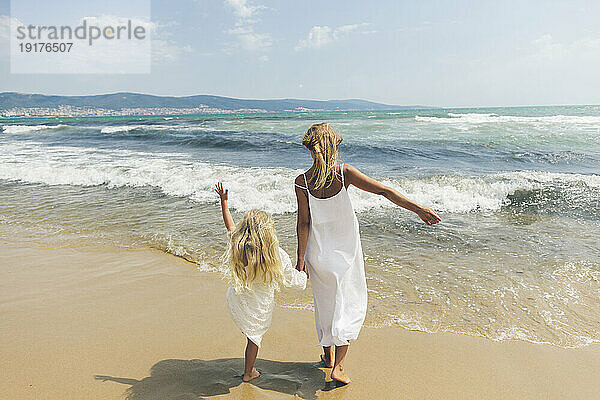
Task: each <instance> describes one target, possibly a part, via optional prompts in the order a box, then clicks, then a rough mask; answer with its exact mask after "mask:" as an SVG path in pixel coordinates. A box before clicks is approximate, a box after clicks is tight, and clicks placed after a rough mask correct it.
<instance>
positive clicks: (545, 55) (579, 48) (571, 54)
mask: <svg viewBox="0 0 600 400" xmlns="http://www.w3.org/2000/svg"><path fill="white" fill-rule="evenodd" d="M531 45H532V47H533V53H532V56H533V57H534V58H537V59H540V60H542V61H544V60H545V61H555V62H556V61H559V60H585V59H590V58H592V59H597V58H600V57H598V56H599V55H600V38H594V37H582V38H579V39H576V40H574V41H571V42H560V41H558V40H556V39H554V37H553V36H552V35H551V34H548V33H546V34H544V35H542V36H540V37H538V38H536V39H534V40H532V41H531Z"/></svg>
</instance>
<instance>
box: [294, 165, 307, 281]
mask: <svg viewBox="0 0 600 400" xmlns="http://www.w3.org/2000/svg"><path fill="white" fill-rule="evenodd" d="M296 184H298V185H302V184H303V180H302V179H301V175H300V176H298V177H297V178H296ZM296 200H297V202H298V220H297V222H296V235H297V237H298V253H297V257H298V258H297V260H298V261H297V262H296V269H297V270H299V271H304V272H306V276H308V269H307V268H306V264H305V263H304V253H305V252H306V245H307V243H308V229H309V228H310V209H309V208H308V195H307V194H306V190H304V189H301V188H299V187H298V186H296Z"/></svg>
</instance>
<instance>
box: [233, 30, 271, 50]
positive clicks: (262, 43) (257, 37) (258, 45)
mask: <svg viewBox="0 0 600 400" xmlns="http://www.w3.org/2000/svg"><path fill="white" fill-rule="evenodd" d="M227 33H229V34H231V35H235V36H236V37H237V39H238V41H239V43H240V45H241V46H242V47H243V48H244V49H246V50H263V49H266V48H268V47H271V45H272V44H273V40H272V39H271V35H269V34H267V33H258V32H255V31H254V27H253V26H252V25H245V26H237V27H235V28H233V29H230V30H228V31H227Z"/></svg>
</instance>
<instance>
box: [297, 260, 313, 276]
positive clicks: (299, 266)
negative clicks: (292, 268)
mask: <svg viewBox="0 0 600 400" xmlns="http://www.w3.org/2000/svg"><path fill="white" fill-rule="evenodd" d="M296 269H297V270H298V271H302V272H304V273H305V274H306V277H307V278H310V276H309V275H308V268H306V263H305V262H304V260H298V261H296Z"/></svg>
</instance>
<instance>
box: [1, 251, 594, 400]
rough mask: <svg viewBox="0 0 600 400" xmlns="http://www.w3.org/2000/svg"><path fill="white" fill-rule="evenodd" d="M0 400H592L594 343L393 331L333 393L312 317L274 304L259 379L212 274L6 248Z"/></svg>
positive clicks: (116, 254)
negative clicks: (572, 345)
mask: <svg viewBox="0 0 600 400" xmlns="http://www.w3.org/2000/svg"><path fill="white" fill-rule="evenodd" d="M0 274H1V276H2V281H1V282H2V283H1V284H0V321H1V322H0V367H1V370H2V374H1V375H0V399H10V400H17V399H56V400H65V399H119V398H122V397H123V396H124V395H129V396H130V398H132V399H156V400H159V399H160V400H166V399H178V400H187V399H198V398H213V399H221V398H233V399H278V398H291V397H293V396H294V395H296V396H299V397H301V398H305V399H310V398H316V397H319V398H324V399H328V398H332V399H597V398H599V397H600V380H599V379H598V374H599V373H600V372H599V371H600V346H598V345H591V346H589V347H586V348H583V349H559V348H555V347H551V346H548V345H539V344H530V343H524V342H518V341H507V342H492V341H489V340H487V339H482V338H474V337H467V336H462V335H454V334H426V333H420V332H409V331H406V330H403V329H399V328H380V329H367V328H365V329H364V330H363V332H362V333H361V336H360V338H359V340H358V341H357V342H356V343H354V344H352V346H351V348H350V352H349V355H348V358H347V365H346V369H347V371H348V373H349V375H350V376H351V377H352V378H353V382H352V383H351V384H350V385H349V386H346V387H343V388H336V389H333V390H330V389H331V388H330V386H329V385H328V384H327V383H326V381H327V380H329V378H328V374H327V370H326V369H323V368H321V366H320V365H319V363H318V362H317V360H319V351H320V350H319V349H318V348H317V347H315V346H314V345H313V344H314V343H316V338H315V332H314V325H313V316H312V312H310V311H304V310H289V309H281V308H278V309H276V311H275V314H274V317H273V326H272V328H271V330H270V331H269V332H268V333H267V335H266V336H265V338H264V340H263V347H262V349H261V351H260V353H259V358H260V360H259V361H258V363H257V367H258V368H259V370H261V371H262V373H263V375H262V377H261V378H259V379H257V380H255V381H254V382H253V383H250V384H247V383H244V384H242V382H241V379H240V375H241V372H242V362H243V361H242V358H241V357H243V348H244V344H245V340H244V338H243V336H242V335H241V334H240V332H239V331H238V330H237V328H236V327H235V325H234V324H233V322H231V320H230V319H229V316H228V314H227V312H226V308H225V301H224V298H225V285H224V283H223V282H221V281H220V280H219V279H218V278H217V277H216V275H215V274H213V273H206V272H200V271H198V270H197V269H196V268H195V267H194V266H193V265H192V264H189V263H186V262H184V261H182V260H180V259H178V258H175V257H172V256H169V255H166V254H163V253H160V252H158V251H154V250H147V249H140V250H123V249H115V248H102V247H98V248H57V249H48V248H44V246H41V245H36V244H33V243H15V242H8V241H6V240H5V241H4V242H0Z"/></svg>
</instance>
